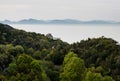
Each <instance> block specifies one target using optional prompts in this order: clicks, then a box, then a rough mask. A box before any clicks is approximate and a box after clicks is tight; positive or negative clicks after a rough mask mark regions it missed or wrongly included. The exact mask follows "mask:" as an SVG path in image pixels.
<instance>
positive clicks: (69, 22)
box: [0, 19, 120, 24]
mask: <svg viewBox="0 0 120 81" xmlns="http://www.w3.org/2000/svg"><path fill="white" fill-rule="evenodd" d="M0 23H4V24H120V22H115V21H103V20H91V21H80V20H73V19H64V20H59V19H56V20H37V19H23V20H20V21H10V20H4V21H0Z"/></svg>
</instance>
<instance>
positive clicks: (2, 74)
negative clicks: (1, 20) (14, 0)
mask: <svg viewBox="0 0 120 81" xmlns="http://www.w3.org/2000/svg"><path fill="white" fill-rule="evenodd" d="M70 51H73V52H70ZM2 80H3V81H60V80H61V81H120V45H119V44H118V43H117V42H116V41H114V40H113V39H111V38H105V37H99V38H92V39H90V38H88V40H82V41H80V42H76V43H73V44H68V43H66V42H63V41H62V40H60V39H54V37H53V36H52V38H51V37H50V36H45V35H43V34H38V33H34V32H25V31H23V30H17V29H14V28H12V27H10V26H8V25H4V24H0V81H2Z"/></svg>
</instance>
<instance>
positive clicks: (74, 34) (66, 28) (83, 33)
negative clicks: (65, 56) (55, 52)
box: [11, 24, 120, 43]
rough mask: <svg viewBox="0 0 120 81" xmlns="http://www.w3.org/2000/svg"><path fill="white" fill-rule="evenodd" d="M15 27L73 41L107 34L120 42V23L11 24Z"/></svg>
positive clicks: (106, 35)
mask: <svg viewBox="0 0 120 81" xmlns="http://www.w3.org/2000/svg"><path fill="white" fill-rule="evenodd" d="M11 26H12V27H14V28H17V29H22V30H25V31H29V32H36V33H41V34H47V33H51V34H52V35H53V36H54V37H56V38H60V39H61V40H63V41H65V42H68V43H73V42H77V41H81V40H85V39H88V38H94V37H95V38H97V37H101V36H105V37H107V38H112V39H114V40H116V41H117V42H119V43H120V25H18V24H17V25H14V24H12V25H11Z"/></svg>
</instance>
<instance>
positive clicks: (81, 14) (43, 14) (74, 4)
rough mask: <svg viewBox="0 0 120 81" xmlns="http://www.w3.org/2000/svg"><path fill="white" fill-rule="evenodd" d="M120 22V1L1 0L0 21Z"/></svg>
mask: <svg viewBox="0 0 120 81" xmlns="http://www.w3.org/2000/svg"><path fill="white" fill-rule="evenodd" d="M28 18H35V19H44V20H47V19H79V20H85V21H86V20H115V21H120V0H0V20H4V19H10V20H20V19H28Z"/></svg>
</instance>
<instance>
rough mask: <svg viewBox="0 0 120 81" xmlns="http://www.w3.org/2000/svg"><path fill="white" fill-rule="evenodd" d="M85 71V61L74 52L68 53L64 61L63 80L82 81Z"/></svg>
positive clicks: (61, 76)
mask: <svg viewBox="0 0 120 81" xmlns="http://www.w3.org/2000/svg"><path fill="white" fill-rule="evenodd" d="M84 71H85V65H84V61H83V60H82V59H80V58H78V57H77V55H76V54H74V53H73V52H70V53H68V54H67V55H66V56H65V58H64V62H63V67H62V72H61V74H60V78H61V81H81V80H82V78H83V74H84Z"/></svg>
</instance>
